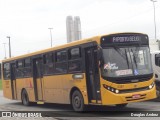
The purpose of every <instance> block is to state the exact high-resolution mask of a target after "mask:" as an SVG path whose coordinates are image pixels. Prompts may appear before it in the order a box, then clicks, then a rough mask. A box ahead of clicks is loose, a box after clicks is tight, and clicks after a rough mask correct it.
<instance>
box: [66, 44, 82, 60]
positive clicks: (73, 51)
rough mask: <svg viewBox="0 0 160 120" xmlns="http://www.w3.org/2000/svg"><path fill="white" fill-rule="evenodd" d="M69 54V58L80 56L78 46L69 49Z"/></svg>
mask: <svg viewBox="0 0 160 120" xmlns="http://www.w3.org/2000/svg"><path fill="white" fill-rule="evenodd" d="M69 56H70V58H69V59H78V58H80V57H81V56H80V48H79V47H78V48H72V49H70V50H69Z"/></svg>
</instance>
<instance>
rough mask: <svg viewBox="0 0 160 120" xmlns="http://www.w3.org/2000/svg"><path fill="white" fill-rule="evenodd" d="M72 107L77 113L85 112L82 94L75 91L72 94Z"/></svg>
mask: <svg viewBox="0 0 160 120" xmlns="http://www.w3.org/2000/svg"><path fill="white" fill-rule="evenodd" d="M71 102H72V107H73V109H74V110H75V111H78V112H82V111H84V100H83V96H82V94H81V93H80V92H79V91H78V90H75V91H74V92H73V94H72V101H71Z"/></svg>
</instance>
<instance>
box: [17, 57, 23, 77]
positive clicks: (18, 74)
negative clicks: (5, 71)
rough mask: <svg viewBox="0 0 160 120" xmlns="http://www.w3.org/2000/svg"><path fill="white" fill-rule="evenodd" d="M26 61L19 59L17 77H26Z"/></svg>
mask: <svg viewBox="0 0 160 120" xmlns="http://www.w3.org/2000/svg"><path fill="white" fill-rule="evenodd" d="M23 67H24V63H23V60H18V61H17V67H16V77H17V78H23V77H24V70H23V69H24V68H23Z"/></svg>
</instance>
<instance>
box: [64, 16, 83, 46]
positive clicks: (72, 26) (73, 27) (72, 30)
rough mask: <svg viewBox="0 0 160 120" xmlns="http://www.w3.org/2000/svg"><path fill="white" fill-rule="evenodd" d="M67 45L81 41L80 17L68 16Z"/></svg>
mask: <svg viewBox="0 0 160 120" xmlns="http://www.w3.org/2000/svg"><path fill="white" fill-rule="evenodd" d="M66 33H67V43H69V42H72V41H75V40H79V39H81V22H80V17H79V16H75V17H74V19H73V17H72V16H67V18H66Z"/></svg>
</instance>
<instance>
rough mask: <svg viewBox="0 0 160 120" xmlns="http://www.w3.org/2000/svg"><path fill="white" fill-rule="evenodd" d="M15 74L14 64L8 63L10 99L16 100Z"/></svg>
mask: <svg viewBox="0 0 160 120" xmlns="http://www.w3.org/2000/svg"><path fill="white" fill-rule="evenodd" d="M15 72H16V64H15V63H10V73H11V90H12V99H17V88H16V76H15Z"/></svg>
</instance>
